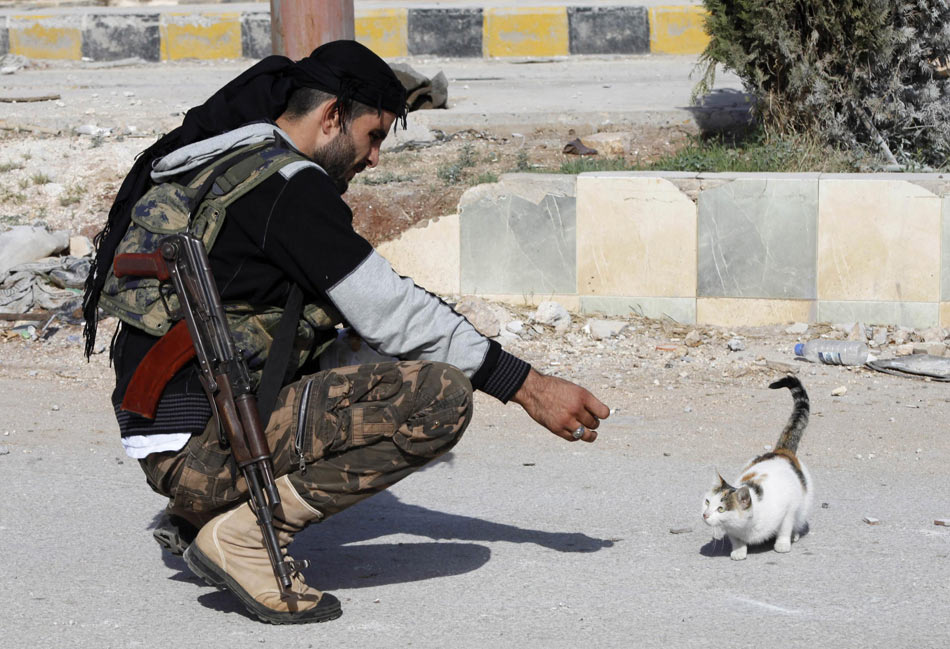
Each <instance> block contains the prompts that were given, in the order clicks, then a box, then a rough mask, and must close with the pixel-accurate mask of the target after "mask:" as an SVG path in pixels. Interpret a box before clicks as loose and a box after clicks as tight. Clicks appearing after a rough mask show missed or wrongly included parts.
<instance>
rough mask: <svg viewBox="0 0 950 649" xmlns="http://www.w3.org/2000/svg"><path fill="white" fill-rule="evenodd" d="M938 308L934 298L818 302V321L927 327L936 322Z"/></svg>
mask: <svg viewBox="0 0 950 649" xmlns="http://www.w3.org/2000/svg"><path fill="white" fill-rule="evenodd" d="M939 321H940V308H939V304H938V303H937V302H873V301H857V302H849V301H835V300H821V301H819V302H818V322H830V323H832V324H838V323H849V322H861V323H864V324H868V325H897V326H901V327H913V328H915V329H927V328H930V327H936V326H938V323H939Z"/></svg>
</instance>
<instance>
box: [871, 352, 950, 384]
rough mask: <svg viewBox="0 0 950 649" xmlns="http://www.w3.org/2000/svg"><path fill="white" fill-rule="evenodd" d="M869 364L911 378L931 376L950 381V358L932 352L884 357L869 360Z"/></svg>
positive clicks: (882, 370) (880, 370)
mask: <svg viewBox="0 0 950 649" xmlns="http://www.w3.org/2000/svg"><path fill="white" fill-rule="evenodd" d="M867 366H868V367H870V368H871V369H874V370H877V371H878V372H884V373H885V374H894V375H896V376H907V377H911V378H918V379H924V378H929V379H930V380H933V381H950V358H947V357H945V356H934V355H932V354H910V355H907V356H900V357H898V358H882V359H878V360H873V361H868V363H867Z"/></svg>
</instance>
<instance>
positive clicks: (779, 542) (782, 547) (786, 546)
mask: <svg viewBox="0 0 950 649" xmlns="http://www.w3.org/2000/svg"><path fill="white" fill-rule="evenodd" d="M775 551H776V552H782V553H783V554H784V553H785V552H791V551H792V541H791V539H775Z"/></svg>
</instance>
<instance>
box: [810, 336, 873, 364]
mask: <svg viewBox="0 0 950 649" xmlns="http://www.w3.org/2000/svg"><path fill="white" fill-rule="evenodd" d="M868 352H869V350H868V346H867V345H866V344H864V343H862V342H860V341H857V340H824V339H822V338H817V339H815V340H809V341H808V342H807V343H798V344H797V345H795V355H796V356H799V357H801V358H804V359H806V360H809V361H811V362H812V363H824V364H826V365H864V364H865V363H867V362H868V358H869V357H870V355H869V353H868Z"/></svg>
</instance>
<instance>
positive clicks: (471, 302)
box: [455, 297, 501, 338]
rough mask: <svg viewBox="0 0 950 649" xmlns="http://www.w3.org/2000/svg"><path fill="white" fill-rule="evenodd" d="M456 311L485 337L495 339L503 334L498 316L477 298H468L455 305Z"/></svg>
mask: <svg viewBox="0 0 950 649" xmlns="http://www.w3.org/2000/svg"><path fill="white" fill-rule="evenodd" d="M455 310H456V311H457V312H458V313H460V314H461V315H463V316H465V317H466V318H467V319H468V321H469V322H471V323H472V326H473V327H475V329H477V330H478V332H479V333H481V334H482V335H483V336H487V337H489V338H494V337H495V336H497V335H498V334H499V333H501V324H500V323H499V322H498V316H497V315H495V312H494V310H493V309H492V308H491V306H490V305H489V304H488V303H487V302H485V301H484V300H480V299H478V298H477V297H467V298H465V299H463V300H462V301H461V302H459V303H458V304H456V305H455Z"/></svg>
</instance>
